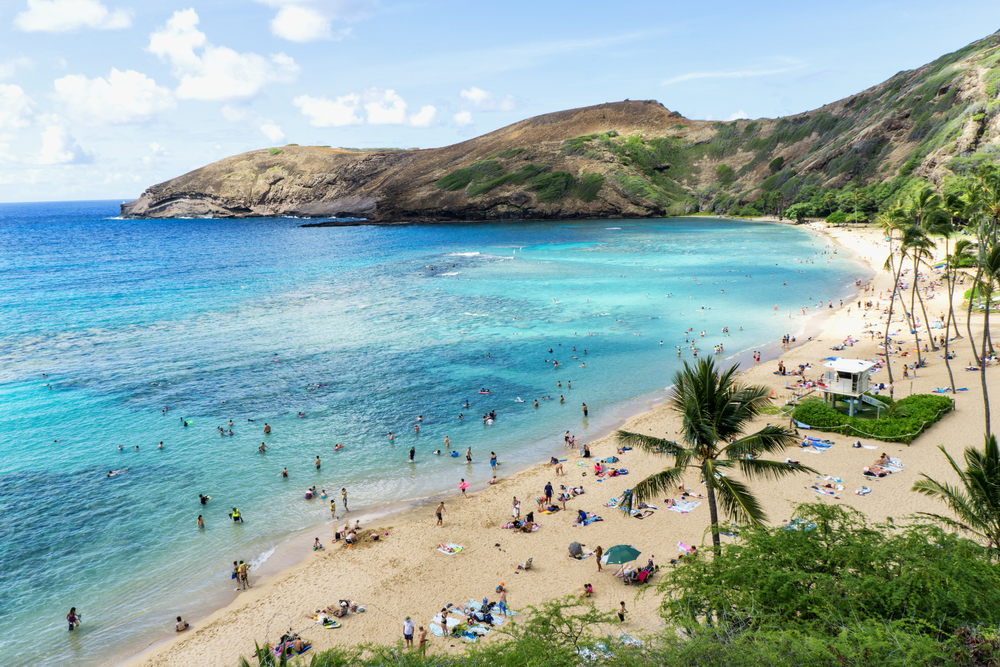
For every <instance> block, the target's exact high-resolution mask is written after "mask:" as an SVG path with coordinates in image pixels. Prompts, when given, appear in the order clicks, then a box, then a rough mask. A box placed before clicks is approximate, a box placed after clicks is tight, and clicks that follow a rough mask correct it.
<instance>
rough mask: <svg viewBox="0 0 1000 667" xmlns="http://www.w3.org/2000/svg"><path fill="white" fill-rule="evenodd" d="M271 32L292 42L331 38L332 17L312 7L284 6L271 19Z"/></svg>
mask: <svg viewBox="0 0 1000 667" xmlns="http://www.w3.org/2000/svg"><path fill="white" fill-rule="evenodd" d="M271 32H273V33H274V34H275V35H277V36H278V37H281V38H282V39H287V40H289V41H291V42H315V41H316V40H319V39H330V38H331V37H332V35H331V33H330V19H328V18H326V17H325V16H323V15H322V14H320V13H319V12H318V11H316V10H315V9H313V8H311V7H297V6H292V7H282V8H281V9H280V10H279V11H278V14H277V15H276V16H275V17H274V18H273V19H272V20H271Z"/></svg>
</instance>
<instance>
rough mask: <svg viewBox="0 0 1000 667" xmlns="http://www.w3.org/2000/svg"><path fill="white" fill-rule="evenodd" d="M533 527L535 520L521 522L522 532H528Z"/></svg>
mask: <svg viewBox="0 0 1000 667" xmlns="http://www.w3.org/2000/svg"><path fill="white" fill-rule="evenodd" d="M534 529H535V522H533V521H525V522H524V523H523V524H521V532H522V533H530V532H531V531H533V530H534Z"/></svg>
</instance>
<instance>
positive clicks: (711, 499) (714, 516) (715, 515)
mask: <svg viewBox="0 0 1000 667" xmlns="http://www.w3.org/2000/svg"><path fill="white" fill-rule="evenodd" d="M705 486H707V487H708V518H709V520H710V521H711V522H712V525H711V528H712V548H713V549H714V550H715V556H716V557H719V556H721V555H722V538H721V537H719V508H718V507H716V506H715V487H714V486H712V484H710V483H709V484H706V485H705Z"/></svg>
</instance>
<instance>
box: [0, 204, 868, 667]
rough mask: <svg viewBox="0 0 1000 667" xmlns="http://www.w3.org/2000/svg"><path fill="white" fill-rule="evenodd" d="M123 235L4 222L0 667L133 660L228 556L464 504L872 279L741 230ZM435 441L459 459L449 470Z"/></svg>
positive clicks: (63, 221)
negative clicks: (393, 513)
mask: <svg viewBox="0 0 1000 667" xmlns="http://www.w3.org/2000/svg"><path fill="white" fill-rule="evenodd" d="M117 211H118V206H117V203H115V202H63V203H46V204H4V205H0V249H2V250H0V313H2V316H0V419H2V425H3V427H2V428H0V511H2V516H3V522H2V523H0V564H2V567H0V651H2V653H3V655H4V656H5V664H11V665H28V664H30V665H61V664H68V663H69V662H70V661H72V663H73V664H75V665H84V666H86V665H105V664H117V663H118V662H120V661H122V660H124V659H126V658H128V657H129V656H131V655H132V654H134V653H135V652H136V651H137V650H139V649H141V648H142V647H144V646H146V645H148V644H149V643H150V642H152V641H155V640H156V639H159V638H162V637H167V636H169V635H170V634H171V632H172V621H173V618H174V617H175V616H177V615H178V614H183V615H184V616H185V618H189V617H190V618H194V617H196V616H197V615H198V614H203V613H205V612H207V611H208V610H209V609H211V608H212V607H213V606H215V605H219V604H223V603H225V602H228V601H229V600H231V599H232V597H233V596H234V595H236V593H234V592H233V582H232V581H231V580H230V574H229V572H230V569H231V565H232V561H233V560H234V559H242V560H247V561H248V562H252V563H254V565H255V566H259V565H260V564H262V563H264V562H265V561H266V559H267V558H268V557H269V555H270V554H272V553H274V552H275V549H279V550H280V546H281V545H282V544H283V543H284V542H285V541H287V540H288V538H289V536H291V535H293V534H299V533H301V531H303V530H305V529H307V528H308V529H310V530H311V529H313V528H315V529H316V531H315V532H316V534H317V535H320V536H321V538H322V539H324V540H328V539H329V538H330V532H331V530H330V528H329V527H328V526H327V527H324V524H326V523H329V522H330V512H329V504H328V502H329V501H328V500H321V499H313V500H306V499H305V498H304V492H305V490H306V489H307V488H308V487H311V486H316V487H318V488H319V489H326V490H327V491H328V492H330V495H331V497H332V498H336V499H338V504H339V498H340V489H341V488H346V489H347V491H348V494H349V500H350V504H351V510H352V513H351V514H350V515H349V516H352V517H353V516H355V515H361V514H364V513H366V512H369V513H370V512H372V511H376V510H380V509H385V508H387V507H391V506H394V505H396V504H399V503H412V502H419V501H421V500H422V499H427V498H430V497H433V496H434V495H436V494H439V493H441V492H444V491H455V490H456V489H457V485H458V482H459V479H460V478H465V479H466V480H468V481H469V482H471V483H472V484H473V485H474V488H475V486H476V485H482V484H483V483H485V482H486V481H487V480H488V479H489V477H490V466H489V455H490V452H491V451H495V452H496V453H497V455H498V457H499V458H500V460H501V461H502V463H503V465H502V466H501V467H500V470H501V471H502V474H505V475H506V474H510V473H511V472H513V471H516V470H518V469H522V468H524V467H527V466H529V465H532V464H535V463H538V462H540V461H543V460H547V459H548V456H549V454H550V453H552V452H553V451H559V450H561V449H562V441H563V434H564V432H565V431H566V430H569V431H570V432H571V434H575V435H576V436H578V437H579V439H580V441H581V442H586V441H587V440H588V439H591V438H593V437H596V434H599V433H605V432H607V430H608V429H610V428H612V427H613V426H614V425H615V424H617V423H618V422H619V421H620V419H621V418H622V417H624V416H626V415H627V414H629V413H630V412H635V411H637V410H639V409H640V406H643V405H645V404H646V403H648V401H649V400H651V399H652V398H655V397H657V396H660V395H662V394H663V393H664V390H665V389H666V387H667V386H668V384H669V383H670V380H671V377H672V376H673V374H674V372H675V371H676V369H677V368H678V367H679V364H680V362H681V361H691V360H692V359H693V352H692V349H691V347H692V342H693V344H694V345H696V346H697V347H698V348H699V352H698V354H699V355H700V356H710V355H712V354H713V349H714V347H715V346H716V345H720V344H721V345H723V346H724V349H723V351H722V352H721V353H720V354H718V355H716V356H717V357H718V358H719V359H720V360H722V361H724V360H725V359H728V358H731V357H733V356H734V355H738V354H741V353H746V352H748V351H752V350H761V349H765V348H767V347H770V346H772V345H773V344H774V343H776V342H777V341H778V340H779V339H780V337H781V336H782V335H783V334H785V333H790V334H792V335H797V334H798V333H799V332H801V331H802V330H803V327H804V325H805V321H806V317H807V316H808V315H813V314H815V313H816V312H817V311H818V310H819V309H818V308H817V307H815V306H814V307H813V308H811V309H810V311H809V313H808V315H807V316H803V315H802V313H801V308H802V306H803V305H809V304H817V305H818V302H819V301H823V302H824V308H825V303H827V302H829V301H831V300H835V301H837V302H839V300H840V299H844V298H849V297H850V296H851V295H852V294H853V293H854V289H855V288H854V281H855V280H857V279H859V278H862V277H866V276H867V275H868V272H867V271H866V270H865V268H864V267H863V266H862V265H861V264H860V263H859V262H858V261H857V260H856V258H854V257H852V256H850V255H849V254H848V253H847V251H845V250H843V249H840V250H839V251H838V252H836V253H834V250H833V249H832V247H831V246H829V245H828V242H827V241H826V239H825V238H823V237H822V236H819V235H817V234H815V233H814V232H812V231H810V230H807V229H803V228H797V227H789V226H783V225H774V224H760V223H751V222H742V221H733V220H717V219H709V218H677V219H662V220H614V221H608V220H597V221H573V222H510V223H505V222H492V223H469V224H434V225H407V226H398V227H374V226H354V227H329V228H301V227H300V226H299V225H300V224H302V221H300V220H295V219H261V220H121V219H118V218H117V217H116V216H117ZM810 298H811V299H812V300H811V301H810V300H809V299H810ZM724 328H728V333H724V332H723V330H724ZM702 332H705V333H704V336H703V335H702ZM678 350H680V358H679V357H678ZM553 361H558V366H556V365H555V364H554V363H553ZM729 363H733V362H729ZM558 383H561V384H562V386H559V384H558ZM570 385H571V386H570ZM483 389H489V393H488V394H481V393H480V390H483ZM518 399H520V401H523V402H519V400H518ZM536 399H537V400H538V402H539V405H538V407H537V408H536V407H535V405H534V401H535V400H536ZM466 403H468V404H469V407H464V405H465V404H466ZM584 403H586V404H587V406H588V413H589V414H588V416H587V417H584V415H583V412H582V406H583V404H584ZM164 408H167V410H166V412H165V413H164ZM490 411H495V412H496V414H497V419H496V422H495V423H493V424H492V425H486V424H484V423H483V419H482V417H483V415H484V413H487V412H490ZM460 414H462V415H463V418H462V419H459V415H460ZM418 418H422V421H420V422H419V424H420V430H419V434H418V433H416V432H415V430H414V428H413V427H414V425H415V424H417V423H418ZM230 421H231V422H232V426H231V427H230V424H229V423H230ZM183 423H187V426H184V425H182V424H183ZM265 423H267V424H268V425H270V427H271V429H272V432H271V434H270V435H268V436H265V435H264V433H263V427H264V424H265ZM220 426H221V427H223V429H224V430H225V432H226V433H227V434H226V435H220V433H219V430H218V427H220ZM230 428H231V429H232V432H233V434H232V435H231V436H230V435H228V431H229V429H230ZM390 432H392V433H393V434H394V440H393V441H392V442H390V440H389V437H388V436H389V433H390ZM445 436H448V438H449V439H450V442H451V447H452V449H454V450H456V451H457V452H458V453H459V456H458V457H451V456H448V455H447V452H445V454H444V455H440V456H438V455H435V454H433V453H432V452H433V451H434V450H437V449H444V438H445ZM161 441H162V443H163V448H162V449H159V448H158V444H159V443H160V442H161ZM261 442H266V443H267V447H268V449H267V451H266V453H263V454H262V453H260V452H259V451H258V447H259V446H260V444H261ZM338 443H339V444H343V449H341V450H340V451H335V450H334V446H335V445H336V444H338ZM411 447H412V448H414V450H415V457H414V459H415V460H414V462H412V463H411V462H410V461H409V460H408V453H409V451H410V448H411ZM468 447H471V448H472V451H473V464H472V465H471V466H470V465H467V464H466V462H465V451H466V449H467V448H468ZM317 456H319V457H320V458H321V461H322V466H321V468H319V469H317V468H316V466H315V458H316V457H317ZM284 468H287V470H288V473H289V474H288V477H287V478H284V477H282V475H281V471H282V469H284ZM124 469H127V472H124V473H120V474H118V475H116V476H114V477H111V478H109V477H108V473H109V471H112V470H124ZM199 494H205V495H208V496H211V498H212V499H211V501H209V503H208V504H207V505H204V506H203V505H201V504H200V503H199V497H198V496H199ZM234 506H235V507H238V508H239V510H240V512H241V513H242V515H243V517H244V519H245V522H244V523H240V524H235V523H234V522H232V521H231V520H230V519H229V518H228V513H229V512H230V511H231V509H232V507H234ZM199 514H202V515H203V516H204V520H205V524H206V527H205V529H204V530H199V529H197V527H196V523H195V522H196V518H197V516H198V515H199ZM72 606H75V607H77V608H78V610H79V611H80V612H81V613H82V620H83V625H82V627H81V628H80V629H79V630H77V631H74V632H73V633H69V632H67V628H66V624H65V622H64V620H63V619H64V618H65V616H66V613H67V612H68V611H69V608H70V607H72Z"/></svg>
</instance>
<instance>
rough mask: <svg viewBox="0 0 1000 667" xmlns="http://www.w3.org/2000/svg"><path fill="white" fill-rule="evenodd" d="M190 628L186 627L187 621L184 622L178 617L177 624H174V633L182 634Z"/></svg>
mask: <svg viewBox="0 0 1000 667" xmlns="http://www.w3.org/2000/svg"><path fill="white" fill-rule="evenodd" d="M190 627H191V626H190V625H188V622H187V621H185V620H184V619H183V618H181V617H180V616H178V617H177V622H176V623H174V632H184V631H185V630H187V629H188V628H190Z"/></svg>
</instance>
